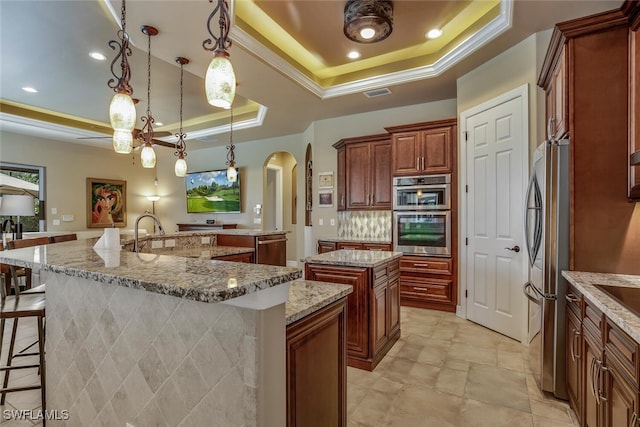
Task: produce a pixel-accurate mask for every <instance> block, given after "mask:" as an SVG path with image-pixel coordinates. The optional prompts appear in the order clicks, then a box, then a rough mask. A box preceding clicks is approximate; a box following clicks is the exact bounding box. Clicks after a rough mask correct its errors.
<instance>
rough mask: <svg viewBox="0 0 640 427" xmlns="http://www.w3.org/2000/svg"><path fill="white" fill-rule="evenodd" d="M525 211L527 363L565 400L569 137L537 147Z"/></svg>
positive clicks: (541, 383) (541, 382) (542, 384)
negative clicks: (527, 276)
mask: <svg viewBox="0 0 640 427" xmlns="http://www.w3.org/2000/svg"><path fill="white" fill-rule="evenodd" d="M525 200H526V209H525V240H526V248H527V253H528V256H529V281H528V282H527V283H525V284H524V286H523V290H524V293H525V295H526V296H527V298H528V299H529V304H528V309H529V312H528V316H529V331H528V336H529V340H530V344H529V363H530V369H531V371H532V372H533V374H534V376H535V378H536V382H537V383H538V386H539V387H540V388H541V389H542V390H544V391H547V392H551V393H553V394H554V395H555V396H556V397H557V398H559V399H567V391H566V385H565V380H566V373H565V344H566V342H565V339H566V338H565V295H566V289H567V285H566V280H565V279H564V278H563V277H562V270H567V269H568V268H569V140H568V139H564V140H559V141H545V142H544V143H542V144H540V146H538V148H537V149H536V152H535V155H534V168H533V172H532V174H531V178H530V180H529V186H528V189H527V196H526V199H525Z"/></svg>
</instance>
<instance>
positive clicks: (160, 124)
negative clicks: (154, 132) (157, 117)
mask: <svg viewBox="0 0 640 427" xmlns="http://www.w3.org/2000/svg"><path fill="white" fill-rule="evenodd" d="M163 125H164V123H162V122H156V126H163Z"/></svg>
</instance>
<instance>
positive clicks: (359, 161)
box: [333, 134, 392, 210]
mask: <svg viewBox="0 0 640 427" xmlns="http://www.w3.org/2000/svg"><path fill="white" fill-rule="evenodd" d="M333 147H334V148H336V149H337V150H338V180H337V205H338V210H345V209H346V210H373V209H380V210H385V209H389V210H390V209H391V202H392V199H391V197H392V194H391V181H392V180H391V139H390V136H389V135H387V134H379V135H369V136H362V137H356V138H345V139H341V140H340V141H338V142H336V143H335V144H333Z"/></svg>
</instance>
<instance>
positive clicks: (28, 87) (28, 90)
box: [22, 86, 38, 93]
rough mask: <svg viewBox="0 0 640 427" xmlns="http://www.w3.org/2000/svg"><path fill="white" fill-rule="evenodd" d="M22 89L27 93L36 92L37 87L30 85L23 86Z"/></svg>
mask: <svg viewBox="0 0 640 427" xmlns="http://www.w3.org/2000/svg"><path fill="white" fill-rule="evenodd" d="M22 90H23V91H25V92H29V93H38V89H36V88H33V87H31V86H25V87H23V88H22Z"/></svg>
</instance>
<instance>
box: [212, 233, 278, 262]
mask: <svg viewBox="0 0 640 427" xmlns="http://www.w3.org/2000/svg"><path fill="white" fill-rule="evenodd" d="M216 244H217V245H218V246H236V247H241V248H253V249H255V253H254V262H255V263H256V264H266V265H279V266H284V265H286V263H287V260H286V257H287V237H286V235H285V234H284V233H283V234H271V235H267V236H239V235H235V234H218V235H216Z"/></svg>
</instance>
